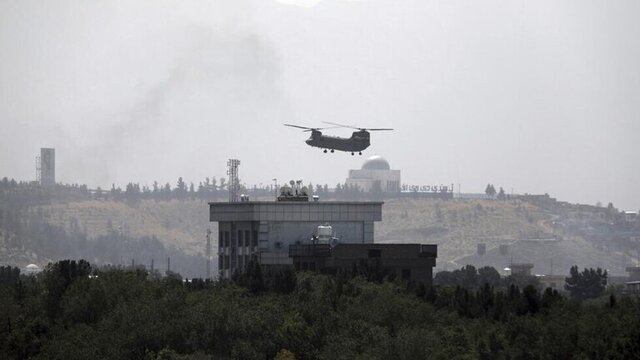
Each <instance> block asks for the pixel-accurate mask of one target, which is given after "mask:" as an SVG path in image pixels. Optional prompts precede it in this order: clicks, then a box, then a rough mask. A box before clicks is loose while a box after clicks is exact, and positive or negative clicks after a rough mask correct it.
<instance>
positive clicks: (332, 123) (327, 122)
mask: <svg viewBox="0 0 640 360" xmlns="http://www.w3.org/2000/svg"><path fill="white" fill-rule="evenodd" d="M323 123H325V124H329V125H335V126H337V127H346V128H351V129H356V130H362V129H360V128H357V127H355V126H351V125H344V124H338V123H334V122H329V121H323Z"/></svg>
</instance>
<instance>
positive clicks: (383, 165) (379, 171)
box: [346, 155, 400, 192]
mask: <svg viewBox="0 0 640 360" xmlns="http://www.w3.org/2000/svg"><path fill="white" fill-rule="evenodd" d="M346 184H347V186H349V187H355V188H358V189H359V190H360V191H364V192H399V191H400V170H391V166H389V162H388V161H387V159H385V158H383V157H382V156H380V155H373V156H371V157H370V158H368V159H367V160H365V162H364V164H362V168H361V169H359V170H349V177H348V178H347V182H346Z"/></svg>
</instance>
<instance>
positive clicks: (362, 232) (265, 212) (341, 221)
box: [209, 199, 382, 279]
mask: <svg viewBox="0 0 640 360" xmlns="http://www.w3.org/2000/svg"><path fill="white" fill-rule="evenodd" d="M209 220H210V221H217V222H218V269H219V276H220V277H221V278H227V279H228V278H230V277H231V275H233V273H234V272H236V271H243V270H244V268H245V266H246V265H247V264H248V263H249V261H251V259H254V260H257V261H259V263H260V264H261V265H267V266H268V265H293V261H292V259H291V258H290V257H289V246H290V245H295V244H302V243H305V242H308V241H309V240H310V239H312V238H314V237H317V235H318V234H317V232H318V226H324V225H330V226H331V228H332V231H333V236H332V237H333V238H334V239H335V241H336V242H339V243H349V244H353V243H356V244H371V243H373V238H374V234H373V224H374V222H375V221H380V220H382V202H353V201H330V202H322V201H312V202H309V201H286V199H285V200H283V201H274V202H267V201H243V202H234V203H229V202H213V203H209Z"/></svg>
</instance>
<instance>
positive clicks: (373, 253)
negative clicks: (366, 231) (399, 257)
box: [369, 249, 382, 258]
mask: <svg viewBox="0 0 640 360" xmlns="http://www.w3.org/2000/svg"><path fill="white" fill-rule="evenodd" d="M369 257H370V258H379V257H382V250H380V249H369Z"/></svg>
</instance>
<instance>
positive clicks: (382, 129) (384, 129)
mask: <svg viewBox="0 0 640 360" xmlns="http://www.w3.org/2000/svg"><path fill="white" fill-rule="evenodd" d="M363 130H367V131H386V130H393V129H388V128H378V129H363Z"/></svg>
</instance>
